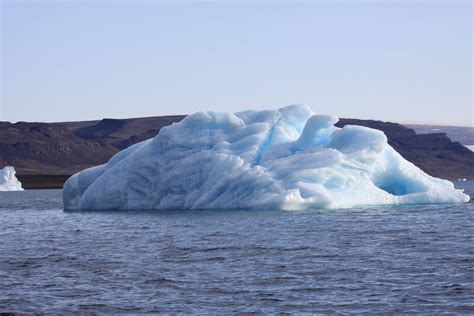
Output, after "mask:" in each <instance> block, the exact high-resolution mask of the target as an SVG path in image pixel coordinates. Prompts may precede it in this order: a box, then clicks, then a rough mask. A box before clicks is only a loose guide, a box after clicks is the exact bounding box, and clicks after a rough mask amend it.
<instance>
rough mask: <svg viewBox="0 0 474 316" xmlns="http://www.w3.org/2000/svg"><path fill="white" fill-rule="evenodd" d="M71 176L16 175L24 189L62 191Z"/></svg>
mask: <svg viewBox="0 0 474 316" xmlns="http://www.w3.org/2000/svg"><path fill="white" fill-rule="evenodd" d="M70 176H71V175H65V174H60V175H58V174H24V175H22V174H16V177H17V179H18V180H20V182H21V185H22V187H23V189H25V190H31V189H62V188H63V185H64V183H65V182H66V180H67V179H68V178H69V177H70Z"/></svg>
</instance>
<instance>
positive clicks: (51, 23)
mask: <svg viewBox="0 0 474 316" xmlns="http://www.w3.org/2000/svg"><path fill="white" fill-rule="evenodd" d="M0 1H1V22H2V23H1V26H2V30H1V53H2V55H1V62H2V65H1V66H2V68H1V116H0V120H9V121H19V120H26V121H68V120H85V119H99V118H103V117H115V118H124V117H139V116H152V115H167V114H184V113H191V112H196V111H199V110H217V111H239V110H243V109H247V108H256V109H263V108H268V109H271V108H277V107H280V106H284V105H288V104H293V103H306V104H308V105H310V106H311V107H312V108H313V110H314V111H315V112H318V113H330V114H336V115H339V116H342V117H357V118H374V119H382V120H391V121H416V122H437V123H445V124H462V125H470V124H473V120H474V118H473V97H472V93H473V82H472V72H473V68H472V57H473V56H472V14H473V11H472V10H473V8H472V3H471V1H408V0H406V1H391V2H387V1H377V2H376V1H335V2H334V1H332V2H329V1H327V2H325V1H313V2H297V3H295V2H293V1H292V2H282V1H280V2H274V1H259V2H257V3H255V2H251V1H248V2H242V1H240V2H238V1H235V2H231V1H221V2H218V1H212V2H190V1H178V2H174V1H173V2H171V1H167V2H163V1H162V2H159V1H136V2H135V1H72V0H70V1H49V2H47V1H34V2H33V1H11V0H10V1H8V0H0Z"/></svg>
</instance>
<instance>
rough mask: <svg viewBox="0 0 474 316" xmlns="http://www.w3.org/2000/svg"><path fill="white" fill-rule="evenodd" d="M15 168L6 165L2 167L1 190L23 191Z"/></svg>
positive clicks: (0, 175)
mask: <svg viewBox="0 0 474 316" xmlns="http://www.w3.org/2000/svg"><path fill="white" fill-rule="evenodd" d="M15 174H16V172H15V168H13V167H12V166H6V167H4V168H2V169H0V191H23V188H22V187H21V182H20V181H18V179H17V178H16V176H15Z"/></svg>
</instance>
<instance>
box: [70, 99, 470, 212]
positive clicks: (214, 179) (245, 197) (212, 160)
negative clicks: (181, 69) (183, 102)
mask: <svg viewBox="0 0 474 316" xmlns="http://www.w3.org/2000/svg"><path fill="white" fill-rule="evenodd" d="M336 122H337V118H335V117H333V116H327V115H314V114H313V112H312V111H311V109H310V108H309V107H307V106H305V105H291V106H287V107H284V108H281V109H279V110H276V111H244V112H238V113H218V112H199V113H195V114H192V115H189V116H188V117H186V118H185V119H183V120H182V121H181V122H179V123H175V124H173V125H171V126H168V127H164V128H162V129H161V131H160V133H159V134H158V135H157V136H156V137H155V138H152V139H149V140H146V141H143V142H141V143H138V144H135V145H133V146H131V147H129V148H127V149H125V150H123V151H121V152H119V153H118V154H116V155H115V156H114V157H112V158H111V159H110V160H109V162H108V163H107V164H103V165H100V166H97V167H93V168H89V169H86V170H84V171H82V172H80V173H77V174H75V175H73V176H72V177H71V178H69V180H68V181H67V182H66V184H65V186H64V193H63V194H64V207H65V209H68V210H87V209H100V210H105V209H115V210H143V209H287V210H295V209H308V208H341V207H353V206H360V205H392V204H419V203H423V204H426V203H463V202H467V201H469V196H468V195H466V194H464V193H463V192H462V190H457V189H455V188H454V185H453V184H452V183H451V182H449V181H446V180H442V179H438V178H434V177H431V176H429V175H427V174H426V173H424V172H423V171H421V170H420V169H419V168H418V167H416V166H415V165H413V164H412V163H410V162H408V161H406V160H405V159H404V158H403V157H402V156H400V155H399V154H398V153H397V152H396V151H395V150H394V149H393V148H392V147H391V146H390V145H388V144H387V138H386V136H385V135H384V133H383V132H381V131H378V130H374V129H370V128H366V127H361V126H353V125H347V126H344V127H343V128H338V127H335V126H334V124H335V123H336Z"/></svg>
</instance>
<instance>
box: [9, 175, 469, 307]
mask: <svg viewBox="0 0 474 316" xmlns="http://www.w3.org/2000/svg"><path fill="white" fill-rule="evenodd" d="M456 185H457V186H460V187H464V188H466V191H467V192H468V193H469V194H470V195H471V196H474V182H473V181H467V182H457V183H456ZM61 194H62V192H61V190H31V191H25V192H2V193H1V194H0V228H1V229H0V312H48V313H61V314H63V313H70V312H78V313H88V312H95V313H123V312H125V313H135V312H136V313H142V312H153V313H185V314H191V313H199V314H203V313H211V314H222V313H240V312H244V313H246V312H249V313H253V312H263V313H279V312H282V313H284V312H288V313H305V312H306V313H334V312H341V313H376V314H380V313H387V314H388V313H423V314H439V313H444V312H447V313H474V299H473V298H474V240H473V239H474V237H473V236H474V204H473V203H468V204H464V205H418V206H403V207H384V208H375V207H373V208H359V209H349V210H347V209H346V210H309V211H301V212H286V211H149V212H110V211H109V212H64V211H63V209H62V196H61Z"/></svg>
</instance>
